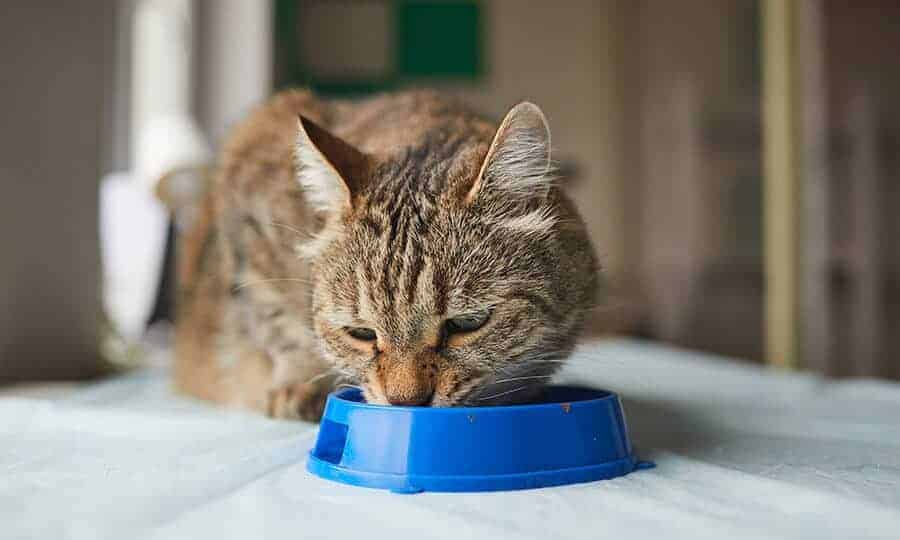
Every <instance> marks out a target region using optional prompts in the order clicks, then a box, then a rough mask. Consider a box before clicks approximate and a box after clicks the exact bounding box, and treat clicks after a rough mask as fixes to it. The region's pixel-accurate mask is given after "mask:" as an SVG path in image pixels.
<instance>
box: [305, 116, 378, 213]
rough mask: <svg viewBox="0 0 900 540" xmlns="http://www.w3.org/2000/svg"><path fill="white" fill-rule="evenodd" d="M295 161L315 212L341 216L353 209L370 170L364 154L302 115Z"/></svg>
mask: <svg viewBox="0 0 900 540" xmlns="http://www.w3.org/2000/svg"><path fill="white" fill-rule="evenodd" d="M295 158H296V161H297V180H298V181H299V182H300V185H301V186H302V187H303V192H304V195H305V196H306V200H307V202H308V203H309V204H310V205H311V206H312V207H313V208H314V209H315V210H318V211H324V212H342V211H344V210H347V209H349V208H351V207H352V205H353V199H354V197H355V196H356V195H357V194H358V193H359V191H360V189H361V187H362V182H363V180H364V179H365V177H366V173H367V169H368V158H367V157H366V155H365V154H363V153H362V152H360V151H359V150H357V149H356V148H354V147H353V146H351V145H350V144H349V143H347V142H346V141H344V140H343V139H341V138H340V137H337V136H336V135H333V134H331V133H329V132H328V131H327V130H326V129H325V128H323V127H321V126H320V125H318V124H316V123H315V122H313V121H312V120H310V119H309V118H306V117H305V116H303V115H300V116H299V120H298V122H297V147H296V154H295Z"/></svg>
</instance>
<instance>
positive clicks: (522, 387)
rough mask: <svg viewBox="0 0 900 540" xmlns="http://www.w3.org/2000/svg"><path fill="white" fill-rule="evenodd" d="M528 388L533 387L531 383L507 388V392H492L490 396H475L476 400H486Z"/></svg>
mask: <svg viewBox="0 0 900 540" xmlns="http://www.w3.org/2000/svg"><path fill="white" fill-rule="evenodd" d="M526 388H531V385H527V384H526V385H525V386H520V387H518V388H513V389H512V390H507V391H506V392H500V393H499V394H491V395H490V396H484V397H480V398H475V401H485V400H488V399H494V398H498V397H502V396H505V395H507V394H512V393H513V392H518V391H520V390H525V389H526Z"/></svg>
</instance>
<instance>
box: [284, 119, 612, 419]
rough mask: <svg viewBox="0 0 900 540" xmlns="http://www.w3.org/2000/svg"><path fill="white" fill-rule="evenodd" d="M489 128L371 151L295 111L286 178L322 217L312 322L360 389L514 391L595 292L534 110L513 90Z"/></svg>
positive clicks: (544, 369)
mask: <svg viewBox="0 0 900 540" xmlns="http://www.w3.org/2000/svg"><path fill="white" fill-rule="evenodd" d="M491 131H492V130H490V129H489V130H488V131H487V132H484V133H480V134H479V132H478V130H473V129H469V130H452V129H451V130H447V129H444V130H437V131H436V132H435V134H434V136H433V137H432V138H431V139H429V140H427V141H423V142H422V145H421V146H417V147H415V148H410V149H405V150H401V151H398V152H397V153H396V154H394V155H392V156H390V157H384V156H381V157H379V158H375V157H373V156H368V155H366V154H364V153H363V152H361V151H359V150H357V149H355V148H353V147H352V146H351V145H350V144H348V143H346V142H345V141H343V140H341V139H339V138H338V137H336V136H334V135H332V134H330V133H329V132H327V131H326V130H324V129H323V128H321V127H320V126H318V125H316V124H314V123H313V122H311V121H309V120H306V119H303V118H301V121H300V129H299V137H298V147H297V160H298V175H299V181H300V183H301V184H302V186H303V188H304V190H305V196H306V198H307V200H308V201H309V202H310V203H311V204H312V205H313V206H314V207H315V208H316V209H317V210H319V211H320V212H321V214H322V217H323V222H324V225H323V226H322V229H321V230H320V231H319V233H318V235H317V237H316V238H315V240H313V241H312V242H311V243H310V244H309V245H307V246H306V250H307V255H308V256H309V257H310V260H311V261H312V267H313V279H314V293H313V294H314V296H313V317H314V329H315V333H316V336H317V337H318V339H319V342H320V348H321V350H322V352H323V354H324V355H325V357H326V358H327V359H328V360H329V361H330V362H331V363H332V365H334V366H335V369H337V370H338V371H340V372H341V373H343V374H344V375H345V376H347V377H349V378H350V379H351V380H353V381H355V382H357V384H360V385H361V386H362V387H363V388H364V391H365V394H366V397H367V399H368V400H369V401H370V402H373V403H381V404H388V403H390V404H395V405H399V404H406V405H432V406H452V405H461V404H466V405H485V404H492V403H498V402H508V401H513V400H518V399H527V398H528V397H529V396H530V395H532V394H533V391H535V390H536V389H538V388H540V386H541V385H542V384H543V383H545V382H547V379H548V378H549V376H550V375H551V374H552V373H553V372H554V371H555V370H556V369H557V368H558V367H559V366H560V363H561V362H562V361H563V360H564V359H565V357H566V356H567V355H568V354H569V353H570V352H571V350H572V347H573V345H574V342H575V339H576V337H577V334H578V332H579V330H580V328H581V326H582V322H583V320H584V316H585V314H586V312H587V310H589V309H590V308H591V307H592V306H593V302H594V296H595V290H596V284H597V276H596V268H595V266H596V263H595V257H594V254H593V250H592V247H591V245H590V242H589V240H588V238H587V234H586V233H585V230H584V226H583V224H582V222H581V220H580V218H579V217H578V215H577V214H576V213H575V211H574V209H573V206H572V205H571V203H570V202H569V201H568V200H567V199H566V198H565V197H564V196H563V195H562V194H561V193H560V191H559V189H558V188H557V187H555V186H554V185H553V183H552V180H553V179H552V175H551V173H552V171H551V162H550V132H549V129H548V127H547V123H546V120H545V118H544V115H543V113H542V112H541V110H540V109H539V108H538V107H537V106H535V105H533V104H531V103H521V104H519V105H517V106H516V107H514V108H513V109H512V110H510V112H509V113H508V114H507V116H506V117H505V119H504V120H503V122H502V124H501V125H500V127H499V128H498V129H497V130H496V132H495V133H494V134H493V138H491Z"/></svg>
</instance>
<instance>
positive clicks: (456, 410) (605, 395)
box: [325, 384, 619, 417]
mask: <svg viewBox="0 0 900 540" xmlns="http://www.w3.org/2000/svg"><path fill="white" fill-rule="evenodd" d="M547 388H548V389H550V390H554V391H573V392H589V393H590V394H591V396H592V397H586V398H584V399H572V400H563V401H548V402H541V403H521V404H512V405H485V406H483V407H477V406H476V407H473V406H465V407H420V406H409V405H377V404H373V403H366V402H365V401H358V400H355V399H348V398H349V396H351V395H353V396H358V397H359V398H361V397H362V391H361V390H360V389H358V388H344V389H341V390H335V391H334V392H332V393H330V394H328V401H329V402H334V403H335V404H338V405H339V406H342V407H348V408H356V409H367V410H376V411H382V412H388V413H392V412H398V413H399V412H408V413H413V414H419V415H422V414H431V415H434V414H478V413H482V414H483V413H485V412H498V411H504V412H510V413H513V412H527V411H534V410H544V409H549V408H558V407H560V406H570V407H582V406H585V405H590V404H593V403H599V402H607V401H612V400H618V399H619V396H618V394H616V393H615V392H611V391H609V390H603V389H600V388H592V387H588V386H579V385H575V384H552V385H547ZM327 416H328V414H327V410H326V414H325V417H327Z"/></svg>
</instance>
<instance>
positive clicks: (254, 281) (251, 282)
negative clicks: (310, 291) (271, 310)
mask: <svg viewBox="0 0 900 540" xmlns="http://www.w3.org/2000/svg"><path fill="white" fill-rule="evenodd" d="M276 281H296V282H298V283H303V284H306V285H309V284H310V283H311V282H310V281H309V280H307V279H300V278H269V279H251V280H249V281H244V282H243V283H238V284H237V285H235V286H234V288H233V289H232V290H234V291H238V290H240V289H243V288H244V287H250V286H252V285H260V284H262V283H273V282H276Z"/></svg>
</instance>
